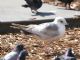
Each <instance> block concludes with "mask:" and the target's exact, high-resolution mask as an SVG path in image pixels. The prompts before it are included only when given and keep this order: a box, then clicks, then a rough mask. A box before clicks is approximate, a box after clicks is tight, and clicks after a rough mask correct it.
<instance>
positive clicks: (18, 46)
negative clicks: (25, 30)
mask: <svg viewBox="0 0 80 60" xmlns="http://www.w3.org/2000/svg"><path fill="white" fill-rule="evenodd" d="M23 49H24V45H23V44H18V45H17V46H16V48H15V50H16V51H18V52H20V51H22V50H23Z"/></svg>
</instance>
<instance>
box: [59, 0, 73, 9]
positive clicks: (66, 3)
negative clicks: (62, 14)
mask: <svg viewBox="0 0 80 60" xmlns="http://www.w3.org/2000/svg"><path fill="white" fill-rule="evenodd" d="M58 1H61V2H63V3H65V6H66V9H71V8H70V5H71V3H72V2H73V1H74V0H58ZM67 6H68V8H67Z"/></svg>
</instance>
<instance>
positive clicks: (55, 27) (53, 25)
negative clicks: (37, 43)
mask: <svg viewBox="0 0 80 60" xmlns="http://www.w3.org/2000/svg"><path fill="white" fill-rule="evenodd" d="M67 24H68V23H67V22H66V20H65V18H63V17H56V18H55V19H54V21H52V22H47V23H42V24H39V25H36V24H33V25H27V26H25V27H23V26H21V25H20V24H15V23H13V24H12V25H13V26H15V27H18V28H19V29H21V30H23V31H26V32H29V33H32V34H34V35H36V36H38V37H40V38H41V39H44V40H54V39H56V38H60V37H62V36H63V35H64V33H65V25H67Z"/></svg>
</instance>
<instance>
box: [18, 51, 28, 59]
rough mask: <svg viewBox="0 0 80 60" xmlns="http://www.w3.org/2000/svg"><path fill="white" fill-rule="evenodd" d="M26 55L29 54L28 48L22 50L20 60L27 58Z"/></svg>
mask: <svg viewBox="0 0 80 60" xmlns="http://www.w3.org/2000/svg"><path fill="white" fill-rule="evenodd" d="M26 56H29V55H28V53H27V51H26V50H22V51H21V52H20V54H19V57H18V58H19V60H25V59H26Z"/></svg>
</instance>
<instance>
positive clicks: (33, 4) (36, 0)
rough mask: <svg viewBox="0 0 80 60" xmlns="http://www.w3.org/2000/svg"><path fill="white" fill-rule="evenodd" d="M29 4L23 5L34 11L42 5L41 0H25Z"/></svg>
mask: <svg viewBox="0 0 80 60" xmlns="http://www.w3.org/2000/svg"><path fill="white" fill-rule="evenodd" d="M25 2H26V3H27V5H23V7H30V9H31V11H32V13H37V9H39V8H40V7H41V6H42V1H41V0H25Z"/></svg>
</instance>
